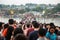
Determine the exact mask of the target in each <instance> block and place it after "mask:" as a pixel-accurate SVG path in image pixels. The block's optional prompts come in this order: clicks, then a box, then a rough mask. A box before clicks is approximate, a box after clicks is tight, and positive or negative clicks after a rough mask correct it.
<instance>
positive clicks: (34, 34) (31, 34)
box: [29, 31, 38, 40]
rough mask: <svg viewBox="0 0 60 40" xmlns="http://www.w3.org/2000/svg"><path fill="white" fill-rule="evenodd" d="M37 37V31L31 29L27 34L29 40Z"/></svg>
mask: <svg viewBox="0 0 60 40" xmlns="http://www.w3.org/2000/svg"><path fill="white" fill-rule="evenodd" d="M37 38H38V31H33V32H31V33H30V34H29V40H37Z"/></svg>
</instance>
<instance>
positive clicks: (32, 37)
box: [29, 22, 40, 40]
mask: <svg viewBox="0 0 60 40" xmlns="http://www.w3.org/2000/svg"><path fill="white" fill-rule="evenodd" d="M33 26H34V31H32V32H31V33H30V34H29V40H37V38H38V30H39V28H40V27H39V23H37V22H34V23H33Z"/></svg>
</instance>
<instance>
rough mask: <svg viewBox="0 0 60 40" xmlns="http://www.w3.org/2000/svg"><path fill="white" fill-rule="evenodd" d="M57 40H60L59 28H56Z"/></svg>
mask: <svg viewBox="0 0 60 40" xmlns="http://www.w3.org/2000/svg"><path fill="white" fill-rule="evenodd" d="M57 40H60V27H58V31H57Z"/></svg>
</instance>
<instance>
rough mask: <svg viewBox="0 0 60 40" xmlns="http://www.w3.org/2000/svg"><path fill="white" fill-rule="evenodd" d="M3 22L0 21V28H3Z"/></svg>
mask: <svg viewBox="0 0 60 40" xmlns="http://www.w3.org/2000/svg"><path fill="white" fill-rule="evenodd" d="M3 24H4V23H2V22H0V30H1V29H2V28H3Z"/></svg>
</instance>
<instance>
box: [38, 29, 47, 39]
mask: <svg viewBox="0 0 60 40" xmlns="http://www.w3.org/2000/svg"><path fill="white" fill-rule="evenodd" d="M45 35H46V30H45V29H43V28H40V29H39V31H38V36H39V38H38V39H37V40H48V39H47V38H46V37H45Z"/></svg>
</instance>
